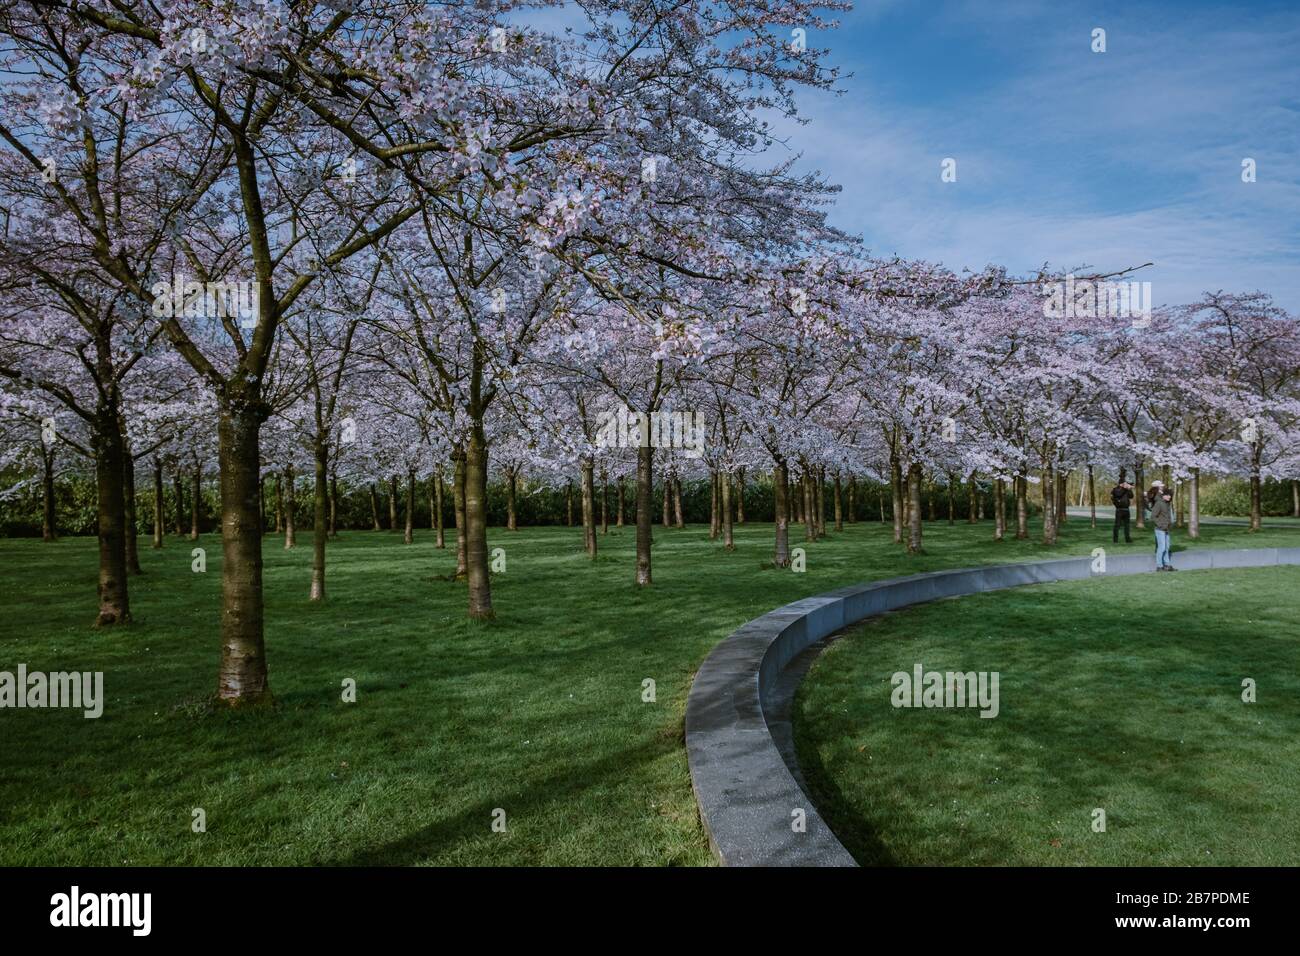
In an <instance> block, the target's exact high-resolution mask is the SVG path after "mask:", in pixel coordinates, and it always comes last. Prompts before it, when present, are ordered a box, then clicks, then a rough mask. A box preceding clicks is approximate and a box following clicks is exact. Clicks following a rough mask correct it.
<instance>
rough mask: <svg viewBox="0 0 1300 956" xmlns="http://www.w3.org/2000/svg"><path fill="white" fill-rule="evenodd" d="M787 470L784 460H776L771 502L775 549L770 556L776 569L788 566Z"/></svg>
mask: <svg viewBox="0 0 1300 956" xmlns="http://www.w3.org/2000/svg"><path fill="white" fill-rule="evenodd" d="M788 472H789V470H788V469H787V467H786V464H785V459H783V458H778V459H777V460H776V468H774V469H773V471H772V501H773V510H774V511H775V512H776V514H775V516H774V517H775V520H776V549H775V551H774V552H773V554H772V563H773V564H775V565H776V566H777V567H778V568H788V567H789V566H790V513H789V510H788V504H789V503H788V502H787V500H786V490H787V489H788V487H789V483H788V481H787V478H788Z"/></svg>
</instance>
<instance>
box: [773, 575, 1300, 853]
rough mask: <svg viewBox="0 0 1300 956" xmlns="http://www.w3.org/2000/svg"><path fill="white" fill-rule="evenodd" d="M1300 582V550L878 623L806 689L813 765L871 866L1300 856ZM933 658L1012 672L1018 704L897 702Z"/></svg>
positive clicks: (803, 709) (1023, 593) (799, 701)
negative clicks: (918, 705) (1100, 816)
mask: <svg viewBox="0 0 1300 956" xmlns="http://www.w3.org/2000/svg"><path fill="white" fill-rule="evenodd" d="M1297 590H1300V567H1279V568H1263V569H1249V570H1231V571H1188V572H1179V573H1175V574H1166V575H1139V576H1133V577H1123V578H1115V579H1104V578H1093V579H1090V580H1086V581H1075V582H1068V583H1058V584H1045V585H1038V586H1034V587H1030V588H1021V589H1017V590H1011V591H1003V592H993V593H988V594H980V595H973V596H970V597H963V598H958V599H955V600H954V601H943V602H939V603H936V604H931V605H925V606H921V607H917V608H912V609H907V610H903V611H899V612H897V613H895V614H892V615H887V616H884V617H881V618H877V619H873V620H871V621H869V622H867V623H866V624H864V625H862V626H861V627H859V628H857V629H855V630H854V631H853V632H851V633H850V634H849V635H848V636H846V637H845V638H843V639H841V640H839V641H837V642H835V643H833V644H832V645H831V646H830V648H829V649H828V650H827V651H826V652H825V653H824V654H822V655H821V657H820V658H819V659H818V660H817V662H816V663H815V664H814V666H813V669H812V671H811V672H810V674H809V675H808V677H807V679H806V680H805V681H804V683H803V684H802V685H801V687H800V689H799V691H798V694H797V696H796V704H795V717H794V726H795V737H796V745H797V748H798V753H799V758H800V766H801V767H802V768H803V770H804V772H805V774H806V775H807V777H808V780H809V783H810V786H811V788H812V792H813V796H814V800H815V802H816V804H817V806H818V808H819V809H820V810H821V811H822V813H823V814H824V815H825V816H826V818H827V820H828V822H829V823H830V825H831V828H832V829H833V830H834V831H835V833H836V834H837V835H839V837H840V838H841V840H843V841H844V843H845V845H846V846H847V847H848V848H849V850H850V852H852V853H853V854H854V856H855V857H856V858H857V859H858V861H859V862H861V863H863V864H942V865H971V864H1004V865H1028V866H1041V865H1053V864H1060V865H1078V864H1084V865H1110V866H1126V865H1134V864H1147V865H1158V866H1195V865H1198V864H1204V865H1211V864H1212V865H1220V866H1223V865H1229V866H1252V865H1274V866H1277V865H1294V864H1295V862H1296V860H1297V859H1300V669H1297V666H1296V663H1297V661H1300V624H1297V620H1296V614H1295V599H1294V595H1295V593H1296V591H1297ZM918 662H920V663H921V664H922V665H923V666H924V669H925V670H926V671H931V670H934V671H943V672H947V671H950V670H951V671H969V670H974V671H990V672H991V671H998V672H999V673H1000V687H999V697H1000V713H999V714H998V715H997V717H996V718H992V719H984V718H981V717H980V716H979V714H978V712H977V711H975V710H969V709H967V710H959V709H943V708H935V709H909V708H894V707H893V706H892V705H891V702H890V695H891V690H892V684H891V675H892V674H894V673H895V672H898V671H906V672H908V673H909V674H910V673H911V672H912V670H913V667H914V665H915V664H916V663H918ZM1247 677H1249V678H1252V679H1253V680H1255V681H1256V682H1257V693H1258V701H1257V702H1256V703H1253V704H1247V703H1244V702H1243V701H1242V680H1243V678H1247ZM1096 808H1101V809H1103V810H1104V811H1105V813H1106V830H1105V832H1104V833H1098V832H1094V831H1093V828H1092V822H1093V811H1094V810H1095V809H1096Z"/></svg>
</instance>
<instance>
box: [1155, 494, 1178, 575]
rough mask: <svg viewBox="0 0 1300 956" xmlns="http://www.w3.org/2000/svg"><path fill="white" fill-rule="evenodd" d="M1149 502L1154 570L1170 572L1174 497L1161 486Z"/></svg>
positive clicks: (1171, 566)
mask: <svg viewBox="0 0 1300 956" xmlns="http://www.w3.org/2000/svg"><path fill="white" fill-rule="evenodd" d="M1155 490H1156V492H1157V493H1156V496H1155V499H1154V500H1153V501H1152V502H1151V523H1152V524H1154V525H1155V527H1156V570H1157V571H1172V570H1174V566H1173V564H1172V563H1171V562H1170V560H1169V531H1170V529H1171V528H1172V527H1173V525H1174V507H1173V500H1174V496H1173V495H1172V494H1170V493H1169V491H1168V490H1166V489H1165V487H1164V486H1163V485H1161V486H1160V487H1159V488H1158V489H1155Z"/></svg>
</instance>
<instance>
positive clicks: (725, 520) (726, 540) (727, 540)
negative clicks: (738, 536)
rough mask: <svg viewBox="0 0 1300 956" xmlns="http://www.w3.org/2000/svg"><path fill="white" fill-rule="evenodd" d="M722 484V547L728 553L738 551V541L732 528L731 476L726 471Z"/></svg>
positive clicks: (723, 473) (722, 475)
mask: <svg viewBox="0 0 1300 956" xmlns="http://www.w3.org/2000/svg"><path fill="white" fill-rule="evenodd" d="M720 480H721V483H722V546H723V547H724V548H726V549H727V550H728V551H735V550H736V541H735V538H734V537H733V536H732V527H731V475H730V474H728V473H727V472H726V471H725V470H724V471H723V472H722V474H721V476H720Z"/></svg>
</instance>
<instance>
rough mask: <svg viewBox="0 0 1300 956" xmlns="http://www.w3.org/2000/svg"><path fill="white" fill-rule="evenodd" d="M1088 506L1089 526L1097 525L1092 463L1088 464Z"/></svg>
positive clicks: (1095, 479) (1095, 490) (1095, 491)
mask: <svg viewBox="0 0 1300 956" xmlns="http://www.w3.org/2000/svg"><path fill="white" fill-rule="evenodd" d="M1088 508H1089V510H1090V516H1089V517H1090V520H1091V522H1092V524H1091V527H1093V528H1095V527H1097V477H1096V475H1094V474H1093V471H1092V465H1091V464H1089V465H1088Z"/></svg>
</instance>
